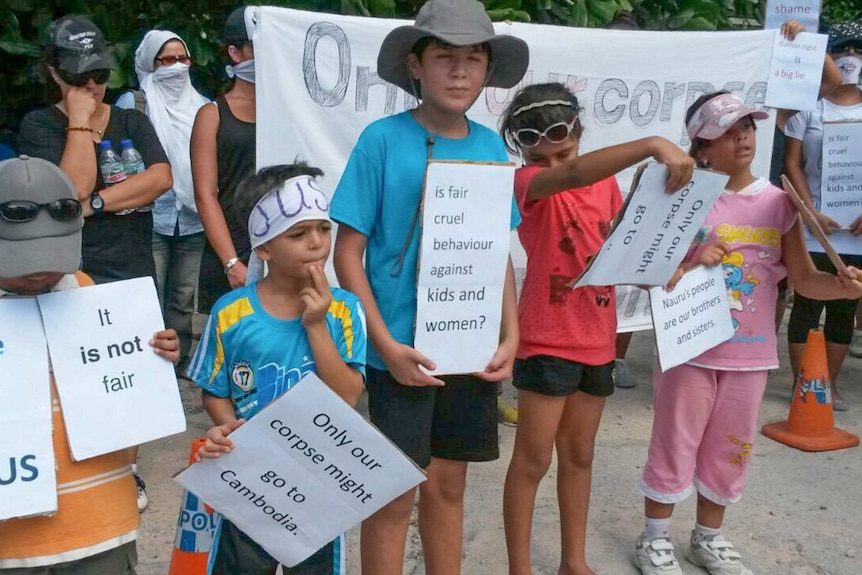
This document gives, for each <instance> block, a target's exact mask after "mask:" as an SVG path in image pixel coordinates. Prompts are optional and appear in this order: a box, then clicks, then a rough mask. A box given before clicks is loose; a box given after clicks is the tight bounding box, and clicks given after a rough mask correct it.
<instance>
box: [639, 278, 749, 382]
mask: <svg viewBox="0 0 862 575" xmlns="http://www.w3.org/2000/svg"><path fill="white" fill-rule="evenodd" d="M649 294H650V301H652V318H653V323H654V325H655V341H656V349H657V350H658V362H659V365H660V366H661V370H662V371H667V370H668V369H670V368H672V367H675V366H677V365H680V364H683V363H685V362H687V361H689V360H690V359H694V358H695V357H697V356H699V355H700V354H702V353H703V352H705V351H706V350H708V349H712V348H714V347H715V346H717V345H718V344H720V343H724V342H725V341H727V340H729V339H730V338H731V337H733V319H732V318H731V317H730V304H729V303H728V301H727V288H726V287H725V285H724V270H723V268H722V266H720V265H719V266H713V267H706V266H698V267H696V268H694V269H691V270H689V271H688V272H686V273H685V274H684V275H683V276H682V279H681V280H679V283H678V284H677V285H676V287H675V288H674V289H673V290H672V291H665V289H664V288H663V287H654V288H651V289H650V290H649Z"/></svg>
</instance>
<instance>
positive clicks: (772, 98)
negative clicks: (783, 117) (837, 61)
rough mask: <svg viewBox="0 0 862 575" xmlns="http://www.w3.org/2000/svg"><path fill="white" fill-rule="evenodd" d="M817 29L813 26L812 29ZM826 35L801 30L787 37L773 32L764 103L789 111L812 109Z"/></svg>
mask: <svg viewBox="0 0 862 575" xmlns="http://www.w3.org/2000/svg"><path fill="white" fill-rule="evenodd" d="M815 30H816V28H815ZM827 39H828V38H827V36H826V35H825V34H810V33H808V32H802V33H800V34H797V35H796V38H794V39H793V40H788V39H787V38H785V37H784V36H782V35H781V33H780V32H775V46H774V47H773V49H772V64H771V65H770V69H769V84H768V85H767V87H766V105H767V106H771V107H773V108H785V109H788V110H812V109H814V107H815V106H816V105H817V100H818V98H819V95H820V80H821V77H822V75H823V58H824V57H825V55H826V41H827Z"/></svg>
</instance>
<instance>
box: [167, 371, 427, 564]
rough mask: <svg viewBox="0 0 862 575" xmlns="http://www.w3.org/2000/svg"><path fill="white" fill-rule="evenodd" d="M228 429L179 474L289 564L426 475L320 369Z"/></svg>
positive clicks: (193, 490) (182, 481)
mask: <svg viewBox="0 0 862 575" xmlns="http://www.w3.org/2000/svg"><path fill="white" fill-rule="evenodd" d="M230 437H231V439H232V440H233V442H234V449H233V450H232V451H231V452H230V453H226V454H222V455H221V457H219V458H217V459H204V460H203V461H201V462H199V463H196V464H194V465H192V466H191V467H189V468H188V469H186V470H185V471H183V472H182V473H180V474H179V475H177V477H176V480H177V482H179V483H180V484H181V485H182V486H183V487H184V488H185V489H186V490H187V491H189V492H191V493H194V494H196V495H198V496H199V497H200V498H201V499H203V500H204V501H206V502H207V504H208V505H210V506H211V507H213V508H214V509H216V510H217V511H219V512H220V513H222V514H223V515H224V516H225V517H227V518H228V519H229V520H230V521H231V522H233V523H234V524H236V525H237V527H239V528H240V529H241V530H242V531H243V532H245V533H246V534H247V535H248V536H249V537H251V538H252V539H254V540H255V541H256V542H257V543H258V544H259V545H261V546H262V547H263V548H264V549H266V551H267V552H268V553H269V554H270V555H272V556H273V557H275V558H276V559H277V560H278V561H280V562H281V563H282V564H284V565H286V566H289V567H291V566H294V565H296V564H297V563H300V562H301V561H303V560H304V559H306V558H307V557H309V556H310V555H312V554H313V553H314V552H315V551H317V550H318V549H320V548H321V547H323V546H324V545H325V544H326V543H328V542H330V541H332V540H333V539H335V537H337V536H338V535H339V534H341V533H343V532H344V531H346V530H347V529H350V528H351V527H353V526H354V525H356V524H358V523H359V522H361V521H362V520H363V519H365V518H366V517H368V516H369V515H371V514H372V513H374V512H375V511H377V510H378V509H380V508H381V507H383V506H384V505H386V504H387V503H389V502H390V501H392V500H393V499H395V498H396V497H398V496H399V495H401V494H403V493H404V492H406V491H407V490H408V489H411V488H413V487H415V486H416V485H418V484H419V483H421V482H422V481H424V480H425V474H424V473H423V472H422V471H421V470H420V469H419V468H418V467H416V466H415V465H414V464H413V462H411V461H410V459H408V458H407V457H406V456H405V455H404V454H403V453H401V452H400V451H399V450H398V448H397V447H395V446H394V445H393V444H392V443H391V442H390V441H389V440H388V439H387V438H386V437H384V436H383V434H381V433H380V432H379V431H377V429H376V428H375V427H373V426H372V425H371V424H369V423H368V422H367V421H365V420H364V419H363V418H362V416H360V415H359V414H358V413H357V412H356V411H354V410H353V409H352V408H351V407H350V406H349V405H347V404H346V403H344V401H342V400H341V399H340V398H339V397H338V396H337V395H335V393H334V392H333V391H332V390H331V389H329V387H327V386H326V384H324V383H323V382H322V381H321V380H320V379H319V378H318V377H317V376H316V375H314V374H309V375H307V376H306V377H304V378H303V379H302V380H301V381H300V382H299V383H298V384H297V385H296V386H295V387H293V388H292V389H291V390H290V391H288V392H287V393H285V394H284V395H282V396H281V397H280V398H278V399H276V400H275V401H273V402H272V403H270V404H269V405H268V406H266V407H265V408H264V409H263V410H261V411H260V412H259V413H258V414H257V415H256V416H254V417H253V418H252V419H250V420H249V421H248V422H246V423H245V424H243V425H242V426H241V427H240V428H239V429H237V430H236V431H234V432H233V433H232V434H231V436H230Z"/></svg>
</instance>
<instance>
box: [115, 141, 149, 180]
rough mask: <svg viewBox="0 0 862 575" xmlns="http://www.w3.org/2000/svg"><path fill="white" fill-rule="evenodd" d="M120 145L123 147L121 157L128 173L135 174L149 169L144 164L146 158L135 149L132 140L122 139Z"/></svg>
mask: <svg viewBox="0 0 862 575" xmlns="http://www.w3.org/2000/svg"><path fill="white" fill-rule="evenodd" d="M120 146H121V147H122V148H123V152H122V154H121V155H120V158H122V160H123V167H124V168H125V170H126V173H127V174H128V175H130V176H134V175H135V174H140V173H141V172H143V171H144V170H146V169H147V167H146V166H145V165H144V158H143V157H141V154H140V152H138V151H137V150H136V149H135V146H134V144H132V141H131V140H129V139H125V140H121V141H120Z"/></svg>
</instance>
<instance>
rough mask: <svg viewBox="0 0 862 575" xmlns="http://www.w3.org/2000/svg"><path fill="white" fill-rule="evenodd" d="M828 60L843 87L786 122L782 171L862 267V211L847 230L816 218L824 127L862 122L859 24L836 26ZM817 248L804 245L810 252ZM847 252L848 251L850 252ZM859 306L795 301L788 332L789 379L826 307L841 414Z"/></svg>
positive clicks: (853, 156)
mask: <svg viewBox="0 0 862 575" xmlns="http://www.w3.org/2000/svg"><path fill="white" fill-rule="evenodd" d="M827 52H828V53H829V56H830V57H831V58H832V59H833V60H834V62H835V65H836V66H837V67H838V69H839V70H840V71H841V75H842V83H841V85H840V86H838V87H837V88H835V89H834V90H833V91H832V92H830V93H829V94H827V95H826V96H824V97H823V98H822V99H821V100H819V101H818V102H817V107H816V108H815V109H814V110H810V111H803V112H800V113H798V114H796V115H795V116H793V117H792V118H791V119H790V120H788V121H787V124H786V125H785V128H784V133H785V134H786V135H787V142H786V146H787V148H786V151H785V155H784V163H785V166H784V168H785V171H786V173H787V176H788V177H789V178H790V181H791V183H792V184H793V187H794V188H796V191H797V192H799V195H800V196H801V198H802V201H803V202H805V203H806V204H807V205H808V207H809V208H811V209H812V211H813V212H814V215H815V216H816V217H817V219H818V220H819V222H820V226H821V227H822V228H823V231H824V232H825V233H827V234H830V235H832V234H835V235H838V234H841V235H844V236H846V237H847V238H850V237H851V235H852V236H854V237H855V239H853V240H852V241H854V242H858V244H859V248H858V249H854V250H853V251H854V254H847V255H844V254H842V255H841V259H842V260H844V263H846V264H847V265H862V256H860V255H855V254H860V253H862V237H859V236H860V235H862V210H860V211H859V212H858V213H857V214H855V215H856V216H858V217H857V218H856V220H855V221H854V222H853V223H852V224H851V225H850V227H849V229H840V228H841V226H840V225H839V224H838V223H836V222H835V221H834V220H832V218H829V217H828V216H825V215H823V214H822V213H821V212H820V200H821V177H822V169H821V167H822V161H823V158H822V155H823V124H824V123H826V122H862V92H860V90H859V87H858V82H859V70H860V67H862V58H860V55H862V24H860V23H859V22H838V23H836V24H834V25H832V27H831V28H830V29H829V44H828V48H827ZM847 149H848V152H849V154H850V155H849V156H842V157H841V159H842V160H847V161H852V160H862V148H860V147H859V146H855V145H854V146H848V148H847ZM814 244H816V242H808V245H809V248H810V249H813V248H811V246H812V245H814ZM848 251H849V250H848ZM820 252H822V249H819V248H818V249H817V251H816V252H812V253H811V258H812V259H813V260H814V264H815V265H816V266H817V268H818V269H820V270H823V271H831V272H832V273H835V268H834V267H832V264H831V263H830V262H829V260H828V258H827V257H826V256H825V254H823V253H820ZM856 305H857V302H856V301H855V300H836V301H830V302H821V301H815V300H811V299H808V298H805V297H802V296H801V295H799V294H796V295H795V296H794V303H793V311H792V312H791V314H790V322H789V324H788V326H787V339H788V342H789V351H790V364H791V367H792V369H793V373H794V374H796V373H798V371H799V367H800V363H801V361H802V352H803V350H804V349H805V341H806V339H807V336H808V330H809V329H813V328H817V327H818V325H819V320H820V314H821V312H822V311H823V307H824V306H825V307H826V326H825V328H824V331H825V334H826V360H827V364H828V368H829V377H830V380H831V383H832V406H833V408H834V409H835V411H845V410H847V409H848V403H847V401H846V400H845V398H844V397H843V396H842V395H841V394H840V393H839V392H838V386H837V379H838V372H839V370H840V369H841V364H842V363H843V361H844V357H845V355H846V354H847V350H848V346H849V344H850V340H851V337H852V335H853V319H854V314H855V311H856Z"/></svg>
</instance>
